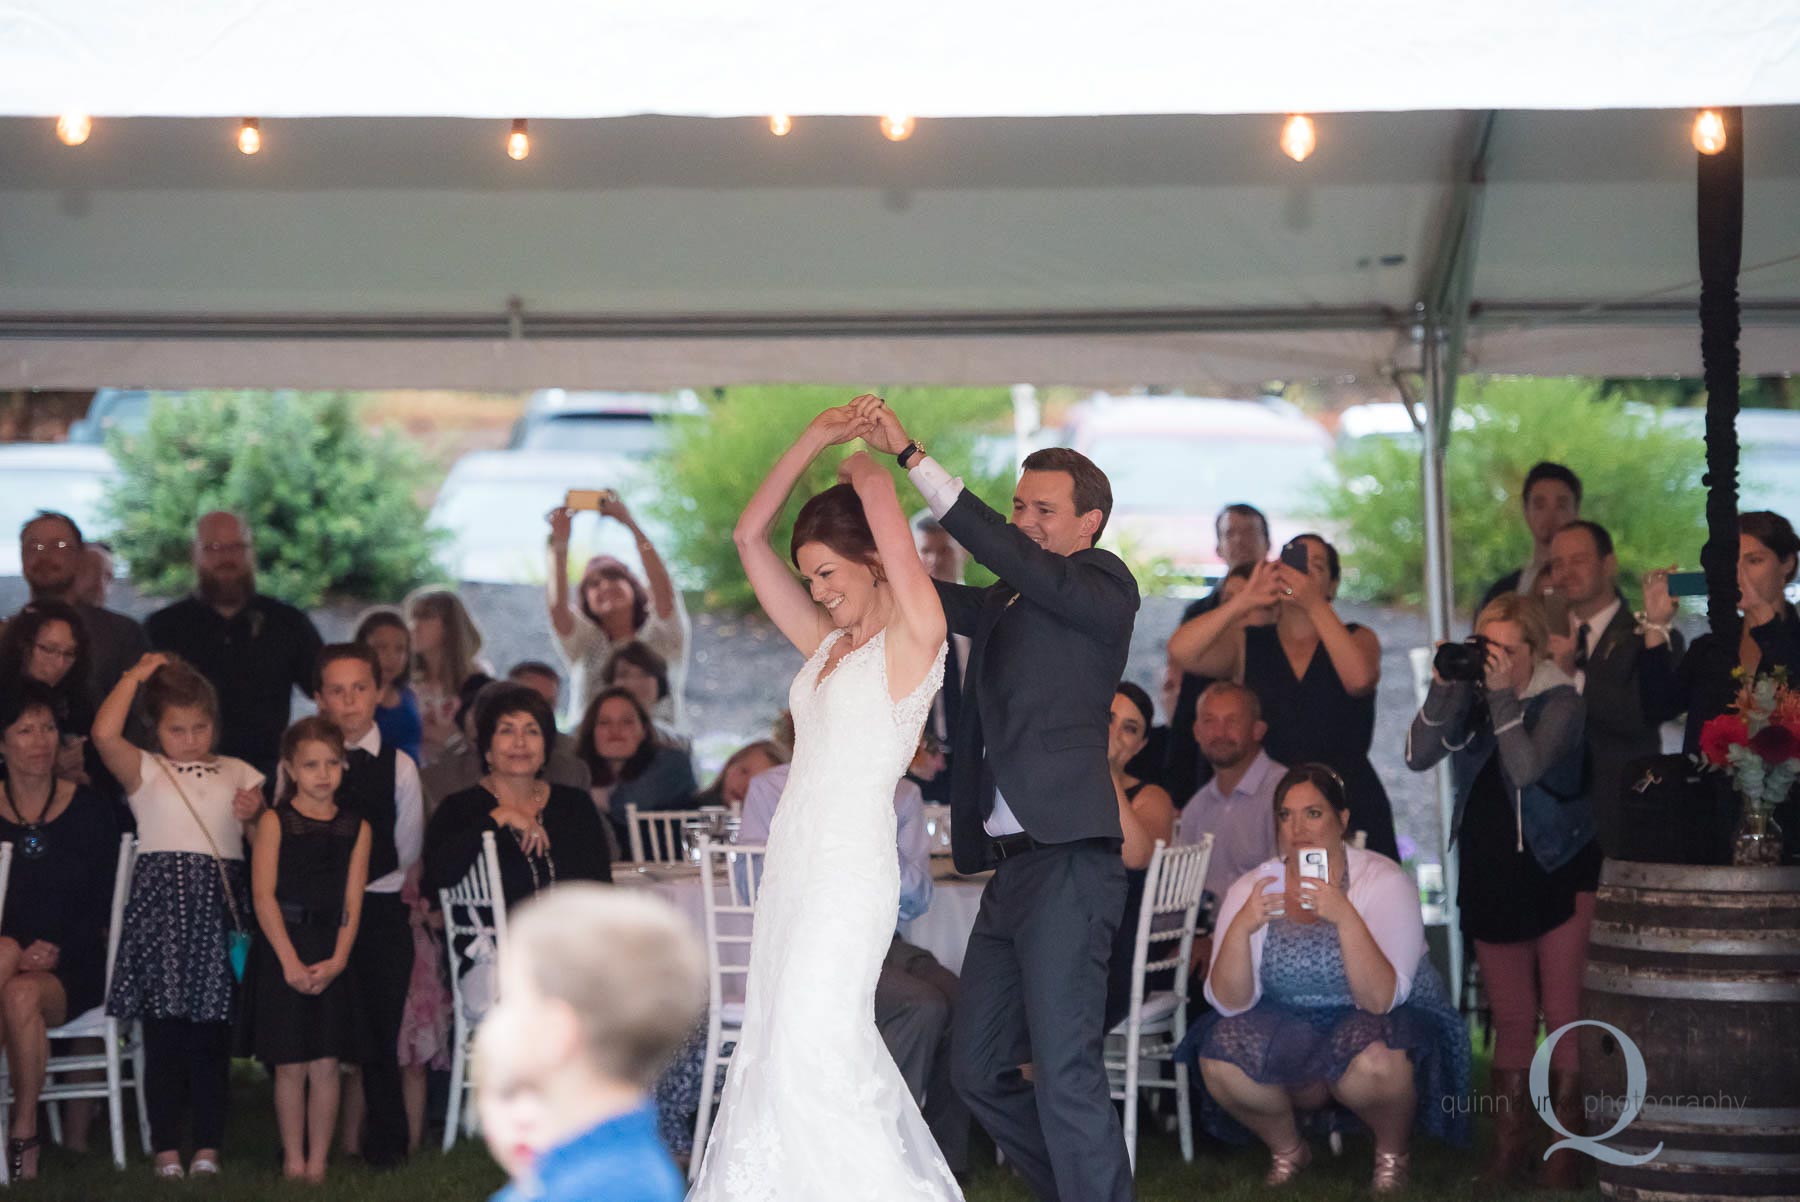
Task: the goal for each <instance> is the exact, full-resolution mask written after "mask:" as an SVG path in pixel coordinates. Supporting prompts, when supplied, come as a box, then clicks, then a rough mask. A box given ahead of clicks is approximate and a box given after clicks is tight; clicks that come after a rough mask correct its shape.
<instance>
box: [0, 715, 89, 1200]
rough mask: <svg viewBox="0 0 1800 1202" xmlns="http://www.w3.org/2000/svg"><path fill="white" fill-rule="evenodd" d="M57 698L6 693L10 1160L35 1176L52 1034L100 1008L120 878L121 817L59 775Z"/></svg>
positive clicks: (2, 987) (1, 990)
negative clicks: (116, 882)
mask: <svg viewBox="0 0 1800 1202" xmlns="http://www.w3.org/2000/svg"><path fill="white" fill-rule="evenodd" d="M60 742H61V731H60V729H59V728H58V726H57V720H56V696H55V694H54V692H53V691H52V690H51V689H50V688H49V686H47V685H45V684H43V683H42V682H40V681H36V680H24V681H17V682H14V683H13V684H12V685H11V687H9V688H7V689H5V690H3V691H0V755H4V757H5V761H6V779H5V780H4V781H0V841H4V842H7V843H11V844H12V845H13V858H12V877H11V880H10V881H9V882H8V885H7V890H6V911H5V918H4V921H3V922H0V1018H3V1020H4V1027H5V1043H6V1057H7V1063H8V1067H9V1070H10V1073H11V1077H12V1090H13V1103H12V1130H11V1131H9V1132H8V1133H7V1137H8V1138H7V1160H8V1162H9V1163H8V1167H9V1168H10V1169H11V1170H12V1175H13V1178H14V1179H15V1180H16V1179H18V1178H19V1177H26V1178H31V1177H35V1176H37V1147H38V1135H37V1110H38V1108H37V1099H38V1092H39V1091H40V1090H41V1089H42V1088H43V1085H44V1065H45V1061H46V1059H47V1058H48V1056H49V1054H50V1041H49V1038H48V1036H47V1035H46V1032H47V1031H48V1030H49V1028H50V1027H53V1026H57V1025H59V1024H61V1023H65V1022H67V1021H69V1020H70V1019H72V1018H75V1017H77V1016H79V1015H81V1014H84V1013H86V1012H87V1011H89V1010H91V1009H93V1008H94V1007H95V1006H98V1005H99V1004H100V1002H101V999H102V997H103V995H104V994H105V991H106V925H107V921H108V919H109V917H110V914H111V904H112V894H113V877H114V875H115V874H116V872H117V870H118V855H119V827H118V822H117V819H116V818H115V815H114V811H113V807H112V806H111V805H110V804H109V803H108V802H106V801H104V800H102V799H101V798H100V797H99V796H98V795H97V794H95V793H94V792H93V791H92V790H90V789H88V788H86V787H85V786H82V785H77V784H75V783H74V782H73V781H69V780H63V779H59V778H58V776H57V774H56V760H57V751H58V748H59V746H60Z"/></svg>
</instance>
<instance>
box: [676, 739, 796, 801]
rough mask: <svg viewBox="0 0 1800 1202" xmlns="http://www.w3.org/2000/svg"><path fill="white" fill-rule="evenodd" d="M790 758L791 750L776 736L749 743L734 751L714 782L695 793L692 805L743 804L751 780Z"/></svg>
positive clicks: (748, 791)
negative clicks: (775, 738)
mask: <svg viewBox="0 0 1800 1202" xmlns="http://www.w3.org/2000/svg"><path fill="white" fill-rule="evenodd" d="M788 758H789V756H788V753H787V752H786V751H784V750H782V748H781V745H780V744H779V743H777V742H775V740H773V739H758V740H757V741H756V742H754V743H746V744H745V745H744V746H742V747H740V748H738V749H737V750H736V751H734V752H732V753H731V758H730V759H728V760H726V761H725V766H724V767H723V768H721V769H719V775H718V776H716V777H714V778H713V783H712V784H710V785H708V786H706V788H704V789H702V790H700V791H699V792H698V793H696V794H694V798H693V801H692V803H691V804H692V805H693V807H694V808H695V809H702V808H704V807H707V806H726V807H731V808H735V807H737V806H741V805H743V804H744V798H745V797H746V796H748V795H749V793H750V782H751V781H753V780H755V779H756V778H757V777H759V776H761V775H762V774H763V773H765V772H767V771H768V770H769V769H771V768H773V767H775V766H776V765H777V764H785V763H787V762H788Z"/></svg>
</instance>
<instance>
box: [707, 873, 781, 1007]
mask: <svg viewBox="0 0 1800 1202" xmlns="http://www.w3.org/2000/svg"><path fill="white" fill-rule="evenodd" d="M767 854H768V848H767V847H766V846H765V845H763V844H752V843H714V842H713V841H712V840H711V839H702V840H701V841H700V900H701V905H702V907H703V913H704V915H705V919H704V923H703V927H704V933H705V936H706V970H707V971H706V975H707V988H708V995H709V998H710V1001H711V1004H712V1006H713V1012H714V1013H717V1012H718V1010H719V1008H720V1007H722V1006H723V1005H724V1004H725V1000H726V999H725V983H726V980H727V978H744V979H746V980H747V979H748V978H749V975H750V957H749V956H748V955H747V954H745V953H746V952H747V951H748V949H749V946H750V941H751V938H752V937H753V935H754V933H755V931H754V919H755V914H756V901H757V897H758V894H759V893H760V891H761V889H762V874H763V860H764V857H765V856H766V855H767ZM726 949H732V950H733V951H736V949H743V951H737V953H736V954H727V951H726ZM733 1000H735V999H733Z"/></svg>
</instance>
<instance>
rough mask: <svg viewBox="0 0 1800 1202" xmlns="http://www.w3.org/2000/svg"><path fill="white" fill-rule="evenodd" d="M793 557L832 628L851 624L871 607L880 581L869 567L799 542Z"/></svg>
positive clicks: (812, 544) (827, 548)
mask: <svg viewBox="0 0 1800 1202" xmlns="http://www.w3.org/2000/svg"><path fill="white" fill-rule="evenodd" d="M794 558H795V560H796V561H797V562H798V563H799V565H800V576H801V578H802V579H803V580H804V581H805V583H806V587H807V591H809V592H810V593H811V594H812V599H813V600H814V601H816V602H818V603H819V604H820V605H823V606H824V607H825V612H826V613H829V614H830V615H831V622H832V625H834V626H840V627H842V626H849V625H852V624H853V623H855V622H857V621H859V620H861V619H862V618H863V617H865V616H866V615H867V614H868V613H869V611H870V609H872V608H873V607H874V605H875V594H876V590H877V589H878V588H879V587H880V583H881V582H880V578H879V577H878V576H877V575H876V572H875V569H874V568H873V567H871V566H870V565H868V564H866V563H863V562H861V561H860V560H855V559H851V558H850V557H849V556H847V555H841V554H839V553H838V552H836V551H834V550H832V549H831V548H830V547H828V546H826V545H825V544H824V543H803V544H801V547H800V550H799V552H798V553H797V554H796V555H795V556H794Z"/></svg>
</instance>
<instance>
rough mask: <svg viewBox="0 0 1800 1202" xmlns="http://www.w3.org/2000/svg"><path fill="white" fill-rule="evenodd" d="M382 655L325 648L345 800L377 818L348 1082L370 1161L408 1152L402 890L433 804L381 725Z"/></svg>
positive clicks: (352, 1125)
mask: <svg viewBox="0 0 1800 1202" xmlns="http://www.w3.org/2000/svg"><path fill="white" fill-rule="evenodd" d="M379 673H380V665H379V664H378V663H377V661H376V659H375V653H374V652H372V651H370V650H369V649H368V648H367V647H364V646H361V645H359V644H357V643H333V644H330V645H328V646H326V647H325V648H324V649H323V650H321V651H320V652H319V666H318V691H317V694H316V696H315V699H316V701H317V703H318V706H319V714H320V716H321V717H323V718H325V719H326V720H327V721H329V722H330V723H331V724H332V725H333V726H335V727H337V729H338V732H339V733H340V734H342V735H343V736H344V747H345V754H346V761H347V763H346V767H345V771H344V780H343V784H342V785H341V786H340V788H339V790H338V795H337V796H338V804H339V805H341V806H343V807H344V808H345V809H347V810H348V811H350V812H351V813H353V814H355V815H356V816H357V817H359V818H361V819H362V820H363V821H365V822H367V823H368V824H369V880H368V884H367V885H366V886H365V887H364V889H363V901H362V916H361V923H360V925H359V926H358V928H357V932H356V941H355V943H353V944H352V945H351V949H350V966H351V971H352V973H353V979H354V981H355V984H356V996H357V1000H358V1004H359V1006H360V1008H361V1011H362V1014H363V1021H364V1023H365V1032H366V1034H367V1039H368V1042H367V1044H366V1046H365V1048H364V1051H363V1055H362V1058H361V1060H362V1064H361V1068H360V1071H358V1072H357V1073H355V1074H352V1075H351V1077H350V1078H349V1079H348V1080H347V1081H346V1083H345V1090H344V1095H343V1106H342V1129H343V1146H344V1151H345V1152H346V1153H347V1154H360V1155H361V1156H362V1158H363V1159H364V1160H365V1161H367V1162H368V1163H369V1164H370V1165H372V1166H374V1167H377V1168H386V1167H390V1166H393V1165H397V1164H399V1163H401V1162H402V1161H404V1160H405V1159H406V1155H407V1140H406V1104H405V1098H404V1094H403V1092H402V1089H401V1085H400V1063H399V1054H400V1024H401V1022H402V1021H403V1020H404V1018H405V1014H406V994H407V990H408V988H409V987H410V985H411V982H412V963H413V939H412V922H411V918H410V915H409V913H408V911H407V907H406V903H405V902H404V901H403V900H402V899H401V896H400V891H401V889H402V888H403V887H404V886H405V884H406V874H407V872H408V870H409V869H411V868H412V866H413V864H414V863H415V862H416V861H417V860H418V858H419V847H420V843H421V840H422V838H423V834H424V827H425V807H424V798H423V791H422V790H421V788H420V786H419V768H418V765H417V764H415V763H414V762H413V759H412V757H411V756H409V755H407V754H406V753H405V752H404V751H401V750H400V749H399V748H397V747H395V746H394V745H393V744H391V743H388V742H385V741H384V740H383V739H382V737H381V728H380V727H378V726H376V725H375V706H376V698H377V697H379V696H380V688H379V686H378V685H377V683H376V682H377V680H378V679H379Z"/></svg>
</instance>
